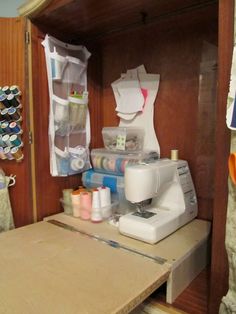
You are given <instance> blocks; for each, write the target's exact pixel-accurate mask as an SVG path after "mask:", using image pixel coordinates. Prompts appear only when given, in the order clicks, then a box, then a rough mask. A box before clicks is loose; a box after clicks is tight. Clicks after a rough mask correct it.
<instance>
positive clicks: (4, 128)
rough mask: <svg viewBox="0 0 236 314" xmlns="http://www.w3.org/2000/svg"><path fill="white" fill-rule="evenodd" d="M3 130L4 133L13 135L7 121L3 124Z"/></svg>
mask: <svg viewBox="0 0 236 314" xmlns="http://www.w3.org/2000/svg"><path fill="white" fill-rule="evenodd" d="M1 129H2V131H3V133H11V129H10V128H9V123H8V122H7V121H4V122H2V125H1Z"/></svg>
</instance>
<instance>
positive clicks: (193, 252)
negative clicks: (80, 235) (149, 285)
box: [45, 213, 211, 303]
mask: <svg viewBox="0 0 236 314" xmlns="http://www.w3.org/2000/svg"><path fill="white" fill-rule="evenodd" d="M45 220H46V221H47V220H56V221H58V222H61V223H64V224H66V225H68V226H72V227H74V228H75V229H77V230H78V231H81V232H86V233H87V234H89V235H92V236H93V235H95V236H98V237H101V238H103V239H107V240H109V241H110V240H111V241H114V243H118V244H119V245H121V246H124V247H125V248H127V249H130V251H136V252H139V253H141V254H143V255H146V256H149V257H154V258H155V257H156V259H157V260H159V261H160V262H161V263H162V262H163V263H164V264H163V265H165V266H166V267H167V268H168V270H169V272H170V274H169V276H168V279H167V290H166V301H167V302H168V303H173V301H174V300H175V299H176V298H177V297H178V295H179V294H180V293H181V292H182V291H183V290H184V289H185V288H186V287H187V286H188V285H189V284H190V282H191V281H192V280H193V279H194V278H195V277H196V276H197V275H198V274H199V273H200V272H201V271H202V270H203V269H204V268H205V267H206V265H207V264H208V263H209V260H210V229H211V223H210V222H208V221H206V220H201V219H194V220H193V221H191V222H190V223H188V224H186V225H185V226H183V227H182V228H180V229H178V230H177V231H176V232H174V233H172V234H171V235H169V236H168V237H166V238H165V239H163V240H162V241H160V242H158V243H157V244H155V245H153V244H148V243H144V242H142V241H139V240H135V239H133V238H129V237H126V236H124V235H122V234H120V233H119V232H118V229H117V228H116V227H114V226H112V225H110V224H108V223H107V222H102V223H96V224H94V223H91V222H89V221H84V220H81V219H79V218H74V217H72V216H69V215H65V214H64V213H61V214H56V215H53V216H50V217H47V218H45ZM131 253H132V252H130V254H131ZM136 255H137V254H136ZM131 269H132V266H131ZM142 271H143V270H142ZM140 273H141V272H140Z"/></svg>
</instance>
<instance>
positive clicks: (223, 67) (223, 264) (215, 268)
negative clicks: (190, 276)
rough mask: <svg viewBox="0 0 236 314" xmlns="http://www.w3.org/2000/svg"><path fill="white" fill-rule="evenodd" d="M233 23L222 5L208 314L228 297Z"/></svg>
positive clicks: (229, 1) (229, 5) (227, 0)
mask: <svg viewBox="0 0 236 314" xmlns="http://www.w3.org/2000/svg"><path fill="white" fill-rule="evenodd" d="M233 23H234V1H233V0H221V1H219V49H218V51H219V52H218V53H219V56H218V61H219V74H218V106H217V121H216V125H217V129H216V154H215V155H216V164H215V191H214V207H213V232H212V262H211V285H210V300H209V311H208V313H209V314H210V313H212V314H214V313H218V310H219V305H220V301H221V298H222V297H223V296H224V295H225V293H226V291H227V287H228V263H227V256H226V251H225V223H226V212H227V199H228V185H227V180H228V166H227V160H228V156H229V149H230V132H229V130H228V129H227V127H226V122H225V116H226V102H227V95H228V89H229V80H230V70H231V60H232V49H233V29H234V25H233Z"/></svg>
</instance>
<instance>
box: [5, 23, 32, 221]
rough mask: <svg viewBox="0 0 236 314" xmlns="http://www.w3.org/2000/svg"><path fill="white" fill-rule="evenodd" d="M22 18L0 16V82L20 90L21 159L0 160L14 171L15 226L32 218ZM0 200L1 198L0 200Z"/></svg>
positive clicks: (28, 126)
mask: <svg viewBox="0 0 236 314" xmlns="http://www.w3.org/2000/svg"><path fill="white" fill-rule="evenodd" d="M25 32H26V21H25V19H23V18H0V45H1V51H0V59H1V61H0V64H1V71H0V86H1V87H3V86H6V85H8V86H11V85H18V86H19V89H20V90H21V92H22V95H21V103H22V107H23V108H22V110H21V114H22V122H21V127H22V130H23V134H22V141H23V143H24V147H23V149H22V150H23V153H24V159H23V161H21V162H16V161H15V160H0V167H1V168H2V169H3V170H4V171H5V173H6V175H10V174H13V175H16V184H15V186H12V187H11V188H9V192H10V198H11V204H12V208H13V214H14V220H15V224H16V226H17V227H20V226H24V225H26V224H29V223H31V222H33V211H32V184H31V178H32V177H31V175H32V172H31V145H30V143H29V135H30V134H29V132H30V121H29V97H28V96H29V89H28V82H27V77H28V67H27V49H26V40H25ZM0 202H1V200H0Z"/></svg>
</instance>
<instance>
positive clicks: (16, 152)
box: [10, 147, 24, 161]
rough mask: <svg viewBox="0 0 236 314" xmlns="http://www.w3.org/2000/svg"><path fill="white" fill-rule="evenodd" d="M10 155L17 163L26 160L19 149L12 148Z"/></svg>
mask: <svg viewBox="0 0 236 314" xmlns="http://www.w3.org/2000/svg"><path fill="white" fill-rule="evenodd" d="M10 153H11V154H12V156H13V157H14V158H15V159H16V161H21V160H22V159H23V158H24V155H23V153H22V150H21V149H20V148H19V147H12V148H11V150H10Z"/></svg>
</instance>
